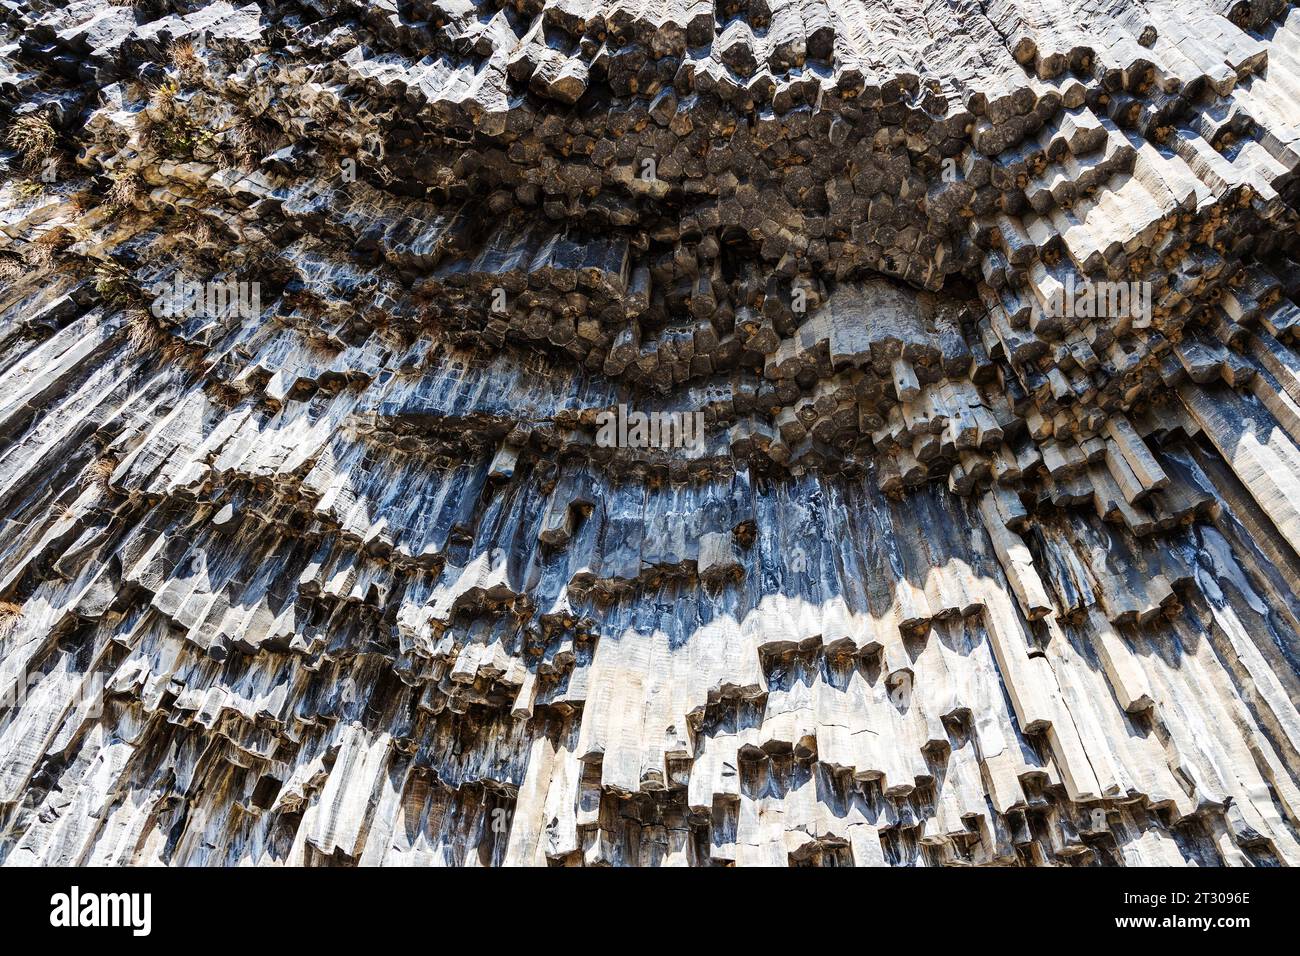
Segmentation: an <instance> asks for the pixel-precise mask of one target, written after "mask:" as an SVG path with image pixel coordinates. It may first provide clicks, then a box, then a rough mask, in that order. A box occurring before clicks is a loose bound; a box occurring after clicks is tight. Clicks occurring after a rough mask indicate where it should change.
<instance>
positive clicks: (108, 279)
mask: <svg viewBox="0 0 1300 956" xmlns="http://www.w3.org/2000/svg"><path fill="white" fill-rule="evenodd" d="M95 291H96V292H98V293H99V294H100V295H102V296H103V297H104V298H105V300H107V301H108V302H109V303H114V304H116V303H120V302H123V301H127V300H129V299H130V298H131V297H132V293H133V292H134V291H135V290H134V287H133V284H132V281H131V273H129V272H127V271H126V269H125V268H124V267H123V266H121V265H119V264H118V263H116V262H101V263H100V264H99V265H97V266H95Z"/></svg>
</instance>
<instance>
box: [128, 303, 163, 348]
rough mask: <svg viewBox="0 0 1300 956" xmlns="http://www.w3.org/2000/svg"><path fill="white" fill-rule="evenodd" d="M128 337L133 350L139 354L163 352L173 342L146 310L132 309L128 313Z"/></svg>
mask: <svg viewBox="0 0 1300 956" xmlns="http://www.w3.org/2000/svg"><path fill="white" fill-rule="evenodd" d="M126 335H127V340H128V341H129V342H130V343H131V348H133V349H135V350H136V351H137V352H161V351H162V350H163V348H164V347H165V346H166V345H167V343H168V342H169V341H170V340H171V336H169V335H168V334H167V333H166V332H164V331H163V330H162V328H161V327H160V326H159V325H158V321H157V320H156V319H155V318H154V317H153V316H152V315H150V314H149V313H148V312H146V311H145V310H144V309H131V310H129V311H128V312H127V313H126Z"/></svg>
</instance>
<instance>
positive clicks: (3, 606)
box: [0, 601, 23, 637]
mask: <svg viewBox="0 0 1300 956" xmlns="http://www.w3.org/2000/svg"><path fill="white" fill-rule="evenodd" d="M22 614H23V606H22V605H21V604H19V603H17V602H16V601H0V637H4V636H5V635H6V634H8V633H9V632H10V631H12V630H13V629H14V625H15V624H17V623H18V619H19V618H20V617H22Z"/></svg>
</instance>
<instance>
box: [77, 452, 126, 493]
mask: <svg viewBox="0 0 1300 956" xmlns="http://www.w3.org/2000/svg"><path fill="white" fill-rule="evenodd" d="M116 468H117V459H116V458H114V457H112V456H111V455H106V456H104V457H103V458H100V459H98V460H96V461H94V462H92V463H91V465H90V467H89V468H87V469H86V473H85V474H84V475H82V484H83V485H86V486H91V485H93V486H95V487H97V488H100V489H102V490H103V491H108V490H110V489H109V486H108V479H109V478H111V477H112V476H113V472H114V470H116Z"/></svg>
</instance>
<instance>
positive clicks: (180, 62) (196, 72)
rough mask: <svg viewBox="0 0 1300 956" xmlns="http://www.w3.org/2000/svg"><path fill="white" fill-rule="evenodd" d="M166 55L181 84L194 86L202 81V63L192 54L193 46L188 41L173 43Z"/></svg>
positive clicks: (195, 54) (196, 55)
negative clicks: (174, 68)
mask: <svg viewBox="0 0 1300 956" xmlns="http://www.w3.org/2000/svg"><path fill="white" fill-rule="evenodd" d="M168 53H169V55H170V58H171V61H172V66H174V67H176V72H177V73H178V74H180V78H181V82H182V83H184V84H186V85H187V86H195V85H197V84H198V83H199V82H200V81H201V80H202V79H203V61H202V60H200V59H199V55H198V54H197V53H196V52H194V44H193V43H191V42H190V41H189V40H181V41H179V42H177V43H173V44H172V46H171V49H170V50H169V51H168Z"/></svg>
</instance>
